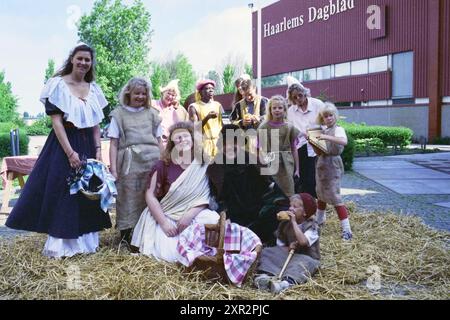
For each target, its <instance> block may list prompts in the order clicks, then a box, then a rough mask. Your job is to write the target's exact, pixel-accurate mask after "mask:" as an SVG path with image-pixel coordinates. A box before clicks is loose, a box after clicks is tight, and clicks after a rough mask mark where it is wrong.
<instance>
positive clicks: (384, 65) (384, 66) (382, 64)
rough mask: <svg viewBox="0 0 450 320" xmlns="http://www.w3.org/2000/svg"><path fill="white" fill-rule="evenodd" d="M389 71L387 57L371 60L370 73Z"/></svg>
mask: <svg viewBox="0 0 450 320" xmlns="http://www.w3.org/2000/svg"><path fill="white" fill-rule="evenodd" d="M387 70H388V59H387V56H384V57H377V58H372V59H369V73H373V72H383V71H387Z"/></svg>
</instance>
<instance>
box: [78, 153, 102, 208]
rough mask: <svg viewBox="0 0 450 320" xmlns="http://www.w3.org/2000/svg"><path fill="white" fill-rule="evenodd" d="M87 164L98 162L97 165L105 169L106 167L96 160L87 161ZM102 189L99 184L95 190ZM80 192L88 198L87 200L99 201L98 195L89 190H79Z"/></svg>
mask: <svg viewBox="0 0 450 320" xmlns="http://www.w3.org/2000/svg"><path fill="white" fill-rule="evenodd" d="M87 162H88V163H89V162H98V163H100V164H101V165H103V166H104V167H105V168H107V166H106V164H104V163H103V162H101V161H98V160H97V159H87ZM91 179H92V178H91ZM102 187H103V183H102V184H100V185H99V186H98V187H97V188H98V189H99V190H100V189H101V188H102ZM80 192H81V193H82V194H83V195H84V196H85V197H86V198H88V199H89V200H92V201H96V200H100V194H98V193H96V192H93V191H90V190H83V189H82V190H80Z"/></svg>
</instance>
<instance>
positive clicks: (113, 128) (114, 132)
mask: <svg viewBox="0 0 450 320" xmlns="http://www.w3.org/2000/svg"><path fill="white" fill-rule="evenodd" d="M108 138H114V139H119V138H120V131H119V126H118V125H117V121H116V119H114V118H113V117H111V123H110V124H109V127H108Z"/></svg>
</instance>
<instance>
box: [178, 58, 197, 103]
mask: <svg viewBox="0 0 450 320" xmlns="http://www.w3.org/2000/svg"><path fill="white" fill-rule="evenodd" d="M175 66H176V68H175V69H176V73H177V75H176V79H180V83H179V87H180V92H181V103H184V101H185V100H186V98H187V97H188V96H189V95H190V94H191V93H193V92H194V91H195V80H196V79H195V78H196V76H195V72H194V70H193V68H192V65H191V64H190V63H189V60H188V58H187V57H186V56H185V55H183V54H181V53H180V54H178V55H177V57H176V58H175Z"/></svg>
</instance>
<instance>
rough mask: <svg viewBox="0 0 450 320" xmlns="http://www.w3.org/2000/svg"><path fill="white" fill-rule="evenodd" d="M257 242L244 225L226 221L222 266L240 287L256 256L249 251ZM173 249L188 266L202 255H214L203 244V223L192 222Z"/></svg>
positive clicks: (255, 237) (259, 241) (256, 237)
mask: <svg viewBox="0 0 450 320" xmlns="http://www.w3.org/2000/svg"><path fill="white" fill-rule="evenodd" d="M260 244H261V240H260V239H259V238H258V236H257V235H256V234H255V233H254V232H253V231H251V230H250V229H248V228H245V227H242V226H240V225H238V224H236V223H230V222H229V221H227V224H226V227H225V237H224V245H223V249H224V251H225V253H224V256H223V260H224V268H225V271H226V272H227V275H228V278H229V279H230V281H231V282H232V283H233V284H235V285H236V286H238V287H241V286H242V282H243V281H244V278H245V275H246V274H247V272H248V270H249V269H250V267H251V266H252V264H253V262H255V260H256V258H257V254H256V252H253V250H254V249H255V248H256V246H257V245H260ZM177 251H178V253H179V259H178V261H180V262H181V263H182V264H183V265H185V266H191V265H192V264H193V263H194V261H195V259H197V258H198V257H200V256H202V255H206V256H214V255H215V254H217V249H216V248H212V247H209V246H208V245H207V244H206V243H205V226H204V225H200V224H194V225H191V226H190V227H188V228H187V229H186V230H184V231H183V232H182V233H181V234H180V237H179V240H178V245H177Z"/></svg>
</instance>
